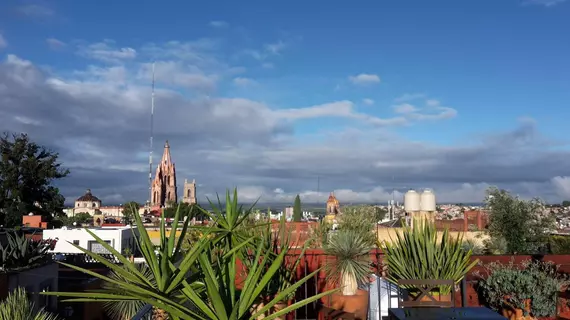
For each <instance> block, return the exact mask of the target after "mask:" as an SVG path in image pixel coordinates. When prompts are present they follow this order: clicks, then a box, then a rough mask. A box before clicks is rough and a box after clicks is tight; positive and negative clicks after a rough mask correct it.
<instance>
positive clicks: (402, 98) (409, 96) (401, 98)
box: [394, 93, 425, 102]
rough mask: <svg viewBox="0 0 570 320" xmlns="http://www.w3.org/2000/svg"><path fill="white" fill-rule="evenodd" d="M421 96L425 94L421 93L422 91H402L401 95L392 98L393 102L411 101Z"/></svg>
mask: <svg viewBox="0 0 570 320" xmlns="http://www.w3.org/2000/svg"><path fill="white" fill-rule="evenodd" d="M423 97H425V94H423V93H404V94H403V95H401V96H399V97H398V98H396V99H394V102H406V101H413V100H416V99H420V98H423Z"/></svg>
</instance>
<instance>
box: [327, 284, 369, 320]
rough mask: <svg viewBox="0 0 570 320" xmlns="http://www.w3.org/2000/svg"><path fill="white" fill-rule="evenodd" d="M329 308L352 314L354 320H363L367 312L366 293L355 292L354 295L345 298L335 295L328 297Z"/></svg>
mask: <svg viewBox="0 0 570 320" xmlns="http://www.w3.org/2000/svg"><path fill="white" fill-rule="evenodd" d="M330 298H331V299H330V300H331V303H330V305H329V306H330V307H331V308H333V309H335V310H341V311H344V312H347V313H352V314H354V317H355V319H361V320H365V319H366V317H367V312H368V291H366V290H360V289H359V290H357V291H356V294H355V295H352V296H345V295H342V294H339V293H335V294H333V295H331V296H330Z"/></svg>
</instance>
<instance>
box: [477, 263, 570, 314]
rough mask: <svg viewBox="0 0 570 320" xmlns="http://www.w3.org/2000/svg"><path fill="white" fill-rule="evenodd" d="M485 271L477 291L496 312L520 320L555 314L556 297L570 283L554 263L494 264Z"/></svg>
mask: <svg viewBox="0 0 570 320" xmlns="http://www.w3.org/2000/svg"><path fill="white" fill-rule="evenodd" d="M483 267H484V270H485V271H484V273H485V274H484V275H481V272H477V273H476V274H477V275H478V277H479V279H480V280H479V284H478V290H479V291H480V293H481V294H482V296H483V298H484V299H485V302H486V304H487V305H488V306H489V307H490V308H492V309H493V310H496V311H499V312H501V313H502V314H503V316H505V317H507V318H508V319H517V320H518V319H533V317H550V316H554V315H555V314H556V304H557V298H556V297H557V293H558V291H559V290H560V289H561V288H562V286H564V285H567V283H568V281H567V278H566V277H564V276H562V275H560V274H559V273H558V266H556V265H554V264H553V263H552V262H539V261H531V260H526V261H523V262H522V264H521V265H519V266H517V265H515V264H514V263H513V261H511V262H510V263H508V264H501V263H500V262H492V263H489V264H487V265H484V266H483Z"/></svg>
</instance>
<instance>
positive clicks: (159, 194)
mask: <svg viewBox="0 0 570 320" xmlns="http://www.w3.org/2000/svg"><path fill="white" fill-rule="evenodd" d="M177 201H178V196H177V189H176V167H175V165H174V162H172V158H171V156H170V144H169V143H168V140H167V141H166V143H165V144H164V151H163V153H162V159H161V160H160V163H159V164H158V167H157V168H156V175H155V177H154V181H153V182H152V199H150V203H151V206H153V207H161V208H164V207H165V206H166V205H167V204H168V203H169V202H177Z"/></svg>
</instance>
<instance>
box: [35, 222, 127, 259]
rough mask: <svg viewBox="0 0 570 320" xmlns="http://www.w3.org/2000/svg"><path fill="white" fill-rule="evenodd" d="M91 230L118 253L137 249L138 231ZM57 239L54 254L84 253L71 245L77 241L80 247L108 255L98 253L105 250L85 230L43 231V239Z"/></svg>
mask: <svg viewBox="0 0 570 320" xmlns="http://www.w3.org/2000/svg"><path fill="white" fill-rule="evenodd" d="M89 230H90V231H91V232H93V233H95V234H96V235H97V236H98V237H99V238H101V239H103V240H104V241H108V243H109V244H110V245H111V246H112V247H113V248H114V249H115V250H117V251H119V252H121V253H124V250H125V248H130V249H131V252H132V250H133V249H134V248H135V241H136V240H135V238H133V232H134V233H135V234H136V235H138V232H137V230H136V229H131V228H130V227H124V228H117V227H109V228H107V227H103V228H89ZM55 238H57V239H58V240H57V243H56V245H55V248H54V250H53V252H57V253H82V252H81V250H79V249H77V248H75V247H74V246H73V245H72V244H71V243H73V242H74V241H77V242H78V243H77V244H78V245H79V246H80V247H82V248H85V249H87V250H91V251H94V252H97V253H107V252H101V251H98V249H99V248H101V249H104V248H103V247H101V246H99V245H98V244H97V242H96V241H95V238H93V237H92V236H91V235H90V234H89V233H87V231H85V229H83V228H67V229H65V228H62V229H46V230H44V231H43V239H55Z"/></svg>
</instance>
